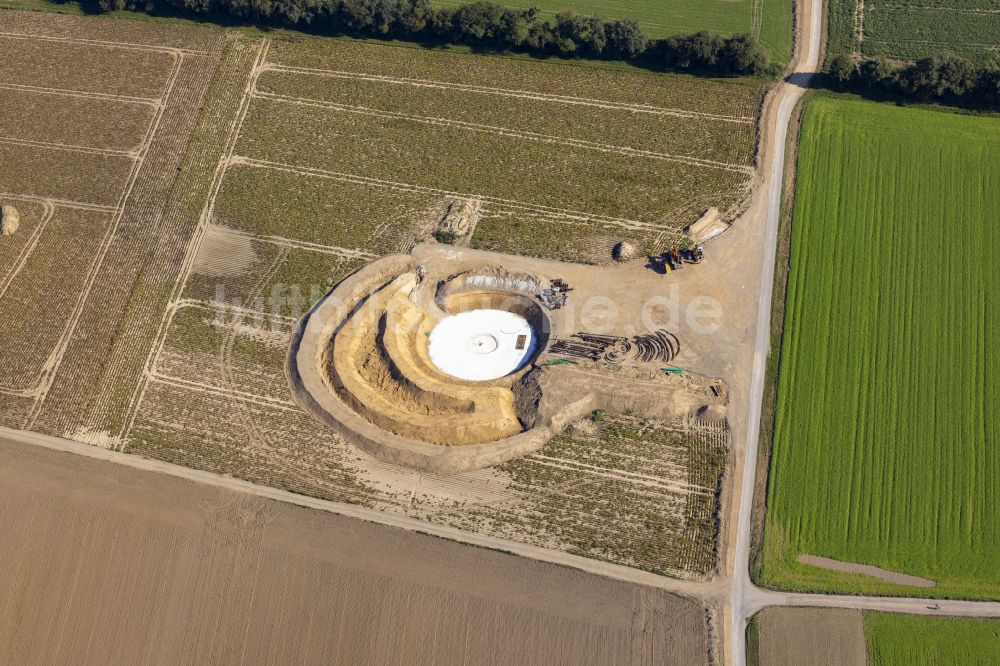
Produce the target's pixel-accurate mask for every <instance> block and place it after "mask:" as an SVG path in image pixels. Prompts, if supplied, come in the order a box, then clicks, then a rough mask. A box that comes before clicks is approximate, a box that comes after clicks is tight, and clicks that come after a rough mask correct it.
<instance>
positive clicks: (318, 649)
mask: <svg viewBox="0 0 1000 666" xmlns="http://www.w3.org/2000/svg"><path fill="white" fill-rule="evenodd" d="M0 453H2V457H3V460H4V465H3V466H2V467H0V517H2V519H3V522H4V525H5V526H6V529H5V530H4V531H3V535H2V536H0V572H3V573H0V608H2V609H5V610H4V611H3V614H2V615H0V627H2V628H0V654H3V655H4V656H5V660H6V661H10V662H11V663H48V662H62V661H66V660H68V659H69V660H72V661H73V662H74V663H78V664H107V663H139V662H142V663H151V664H176V663H182V662H190V663H202V662H208V661H211V662H216V663H226V664H228V663H234V664H235V663H309V662H322V663H389V662H397V663H398V662H401V661H405V662H406V663H412V664H464V663H479V664H507V663H546V664H619V663H630V664H664V663H666V664H684V665H688V664H699V663H706V661H707V656H706V655H707V642H708V641H707V637H706V628H705V613H704V610H703V609H702V608H700V607H699V606H698V605H696V604H694V603H692V602H689V601H686V600H683V599H681V598H678V597H674V596H671V595H669V594H666V593H664V592H660V591H656V590H651V589H648V588H640V587H638V586H634V585H630V584H626V583H619V582H615V581H611V580H608V579H604V578H600V577H597V576H591V575H588V574H583V573H580V572H575V571H572V570H569V569H564V568H561V567H556V566H553V565H547V564H542V563H539V562H533V561H530V560H523V559H520V558H515V557H512V556H508V555H503V554H500V553H496V552H492V551H489V550H484V549H475V548H468V547H466V546H463V545H460V544H454V543H451V542H448V541H444V540H440V539H434V538H432V537H427V536H423V535H419V534H414V533H409V532H404V531H401V530H396V529H392V528H387V527H382V526H377V525H372V524H369V523H365V522H361V521H356V520H351V519H347V518H341V517H338V516H334V515H332V514H326V513H322V512H317V511H311V510H308V509H303V508H298V507H293V506H289V505H285V504H281V503H277V502H273V501H270V500H263V499H260V498H255V497H251V496H247V495H243V494H241V493H237V492H234V491H228V490H223V489H219V488H214V487H209V486H204V485H199V484H197V483H194V482H191V481H187V480H183V479H178V478H174V477H168V476H164V475H160V474H156V473H152V472H145V471H140V470H136V469H130V468H120V467H118V466H116V465H114V464H111V463H105V462H99V461H94V460H90V459H85V458H80V457H76V456H73V455H71V454H66V453H57V452H52V451H48V450H44V449H40V448H34V447H26V446H25V445H16V444H10V443H7V442H0ZM40 572H45V575H40ZM28 627H32V630H30V631H28V630H27V628H28ZM40 634H44V635H47V636H51V637H52V639H51V640H47V641H39V640H37V636H38V635H40ZM347 636H349V637H351V638H350V640H345V639H344V638H345V637H347Z"/></svg>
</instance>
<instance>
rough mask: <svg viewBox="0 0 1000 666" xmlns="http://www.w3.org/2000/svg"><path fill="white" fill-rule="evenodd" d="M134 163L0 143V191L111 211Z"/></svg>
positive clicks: (52, 149)
mask: <svg viewBox="0 0 1000 666" xmlns="http://www.w3.org/2000/svg"><path fill="white" fill-rule="evenodd" d="M134 164H135V162H134V160H133V159H132V158H130V157H125V156H122V155H113V154H111V155H109V154H102V153H100V152H97V153H92V152H83V151H78V150H66V149H62V148H49V147H45V146H35V145H22V144H15V143H4V142H2V141H0V192H12V193H16V194H22V195H31V196H35V197H43V198H47V199H55V200H58V201H76V202H80V203H83V204H86V205H88V206H104V207H108V208H111V209H113V208H114V207H115V206H117V205H118V201H119V199H121V196H122V193H123V191H124V189H125V187H126V183H127V182H128V180H129V176H130V174H131V172H132V168H133V166H134Z"/></svg>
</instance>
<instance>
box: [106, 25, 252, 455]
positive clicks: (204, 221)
mask: <svg viewBox="0 0 1000 666" xmlns="http://www.w3.org/2000/svg"><path fill="white" fill-rule="evenodd" d="M270 46H271V40H270V39H268V38H266V37H265V38H264V39H262V40H261V42H260V45H259V46H258V47H257V55H256V57H255V58H254V62H253V67H252V68H251V70H250V76H249V77H248V78H247V83H246V86H245V87H244V89H243V94H242V96H241V97H240V101H239V104H238V105H237V112H236V115H235V116H233V119H232V121H231V122H230V125H229V130H228V132H227V135H226V142H225V144H224V147H223V152H222V156H221V157H220V158H219V162H218V164H216V167H215V172H214V173H213V174H212V183H211V185H210V186H209V191H208V199H207V200H206V202H205V206H204V208H203V209H202V211H201V215H200V216H199V218H198V224H197V225H196V227H195V230H194V234H193V235H192V237H191V241H190V242H189V243H188V247H187V251H186V252H185V255H184V261H183V262H182V263H181V267H180V273H179V275H180V278H179V279H178V280H177V281H176V282H175V283H174V288H173V291H172V293H171V295H170V303H171V305H170V306H168V307H167V311H166V312H164V313H163V317H161V319H160V328H159V331H157V335H156V338H154V341H153V345H152V347H151V348H150V350H149V355H148V356H147V357H146V363H145V364H144V366H143V376H142V377H140V378H139V382H138V384H137V385H136V388H135V391H134V392H133V394H132V397H131V399H130V400H129V403H128V407H127V412H126V414H125V419H124V422H123V424H122V428H121V430H120V431H119V432H118V440H119V444H118V446H119V447H120V449H121V451H124V449H125V441H126V439H127V437H128V433H129V432H131V430H132V426H133V424H134V423H135V417H136V414H137V412H138V410H139V405H140V404H141V403H142V399H143V396H144V395H145V393H146V387H147V385H148V382H147V381H146V379H147V378H148V377H149V376H150V375H151V372H152V370H153V368H155V366H156V360H157V358H158V356H159V354H160V353H161V352H162V351H163V346H164V345H165V344H166V339H167V331H168V330H169V327H170V325H171V324H172V323H173V316H174V312H175V310H174V308H173V306H172V305H173V304H174V303H176V302H177V301H178V300H179V299H180V296H181V294H183V293H184V289H185V288H186V287H187V281H188V277H189V276H190V274H191V268H192V267H193V266H194V262H195V259H196V258H197V256H198V251H199V250H200V249H201V243H202V241H203V240H204V237H205V233H206V231H207V229H208V225H209V223H210V222H211V219H212V213H213V211H214V210H215V199H216V197H217V196H218V194H219V190H220V189H221V187H222V181H223V179H224V178H225V175H226V171H227V170H228V168H229V164H230V161H231V159H232V154H233V151H234V150H235V148H236V141H237V139H238V138H239V132H240V129H241V128H242V127H243V121H244V119H245V118H246V115H247V111H248V110H249V108H250V99H251V94H252V93H253V90H254V88H255V87H256V86H257V78H258V77H259V76H260V73H261V71H262V67H263V65H264V63H265V62H266V60H267V52H268V49H270ZM221 66H222V65H221V63H220V67H221Z"/></svg>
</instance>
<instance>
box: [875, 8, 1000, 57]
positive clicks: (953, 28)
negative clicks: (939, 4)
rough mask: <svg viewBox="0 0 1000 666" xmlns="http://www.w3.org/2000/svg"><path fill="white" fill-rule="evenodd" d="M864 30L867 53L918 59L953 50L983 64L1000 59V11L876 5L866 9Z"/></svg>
mask: <svg viewBox="0 0 1000 666" xmlns="http://www.w3.org/2000/svg"><path fill="white" fill-rule="evenodd" d="M864 30H865V33H864V34H865V41H864V42H863V49H864V51H865V53H867V54H871V55H886V56H895V57H900V58H909V59H915V58H919V57H924V56H931V55H934V54H936V53H940V52H942V51H951V52H953V53H958V54H959V55H963V56H965V57H967V58H969V59H970V60H973V61H974V62H976V63H977V64H981V63H984V62H986V61H989V60H995V59H996V49H997V45H1000V12H991V13H975V12H960V11H949V10H947V9H941V8H923V7H899V8H896V7H892V8H885V7H882V6H879V5H873V6H871V7H868V6H866V8H865V23H864Z"/></svg>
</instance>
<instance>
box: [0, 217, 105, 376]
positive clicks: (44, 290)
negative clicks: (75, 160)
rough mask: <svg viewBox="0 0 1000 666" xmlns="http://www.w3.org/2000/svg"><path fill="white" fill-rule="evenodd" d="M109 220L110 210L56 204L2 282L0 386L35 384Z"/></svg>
mask: <svg viewBox="0 0 1000 666" xmlns="http://www.w3.org/2000/svg"><path fill="white" fill-rule="evenodd" d="M110 222H111V216H110V215H109V214H108V213H103V212H94V211H84V210H73V209H69V208H62V207H59V208H56V209H55V212H54V214H53V215H52V218H51V219H49V220H47V221H45V227H44V229H42V230H41V233H40V234H39V235H38V237H37V242H36V243H35V244H34V245H33V247H31V248H26V249H28V250H30V252H29V253H28V254H27V256H24V257H23V263H21V264H20V265H15V267H14V270H13V271H11V272H10V273H9V274H8V277H7V279H6V280H4V282H3V283H0V339H2V340H3V345H2V346H0V388H2V389H5V390H7V391H30V390H31V389H34V388H35V387H36V386H37V385H38V383H39V381H40V379H41V375H42V371H43V368H45V366H46V365H47V364H48V362H49V359H50V357H51V355H52V353H53V351H54V350H55V347H56V345H57V344H58V342H59V339H60V337H61V336H62V334H63V329H64V328H65V326H66V324H67V323H68V321H69V319H70V316H71V313H72V312H73V309H74V308H75V306H76V303H77V301H78V299H79V298H80V295H81V293H82V292H83V289H84V283H85V282H86V279H87V276H88V274H89V272H90V270H91V265H92V263H93V261H94V259H95V257H96V255H97V250H98V246H99V245H100V243H101V240H102V239H103V237H104V234H105V232H106V231H107V227H108V225H109V224H110ZM24 231H25V232H27V233H25V237H28V234H29V233H31V231H30V228H29V229H25V230H24ZM19 233H20V232H19ZM39 294H44V295H45V296H44V298H39V297H38V296H39Z"/></svg>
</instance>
